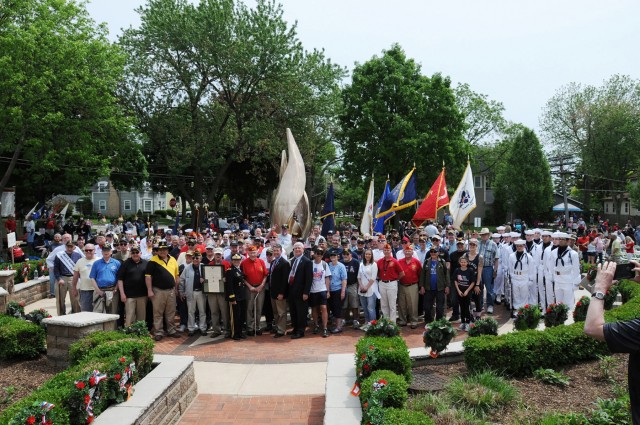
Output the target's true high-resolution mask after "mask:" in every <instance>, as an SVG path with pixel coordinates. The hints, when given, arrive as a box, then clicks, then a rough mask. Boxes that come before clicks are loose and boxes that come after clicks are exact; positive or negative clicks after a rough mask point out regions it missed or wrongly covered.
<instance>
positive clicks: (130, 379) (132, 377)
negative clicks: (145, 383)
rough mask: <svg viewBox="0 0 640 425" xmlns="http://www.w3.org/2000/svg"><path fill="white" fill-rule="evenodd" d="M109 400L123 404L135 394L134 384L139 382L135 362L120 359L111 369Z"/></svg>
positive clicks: (108, 384)
mask: <svg viewBox="0 0 640 425" xmlns="http://www.w3.org/2000/svg"><path fill="white" fill-rule="evenodd" d="M108 375H109V379H108V383H107V386H108V390H107V391H108V394H107V396H108V397H107V398H109V399H112V400H115V401H116V403H122V402H124V401H127V400H129V398H130V397H131V395H132V394H133V384H134V383H135V382H136V381H137V380H138V373H137V370H136V364H135V362H133V361H131V362H128V361H127V358H126V357H120V358H119V359H118V360H116V362H115V363H114V364H113V365H112V366H111V367H110V368H109V372H108Z"/></svg>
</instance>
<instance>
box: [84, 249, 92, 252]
mask: <svg viewBox="0 0 640 425" xmlns="http://www.w3.org/2000/svg"><path fill="white" fill-rule="evenodd" d="M93 251H94V250H93V249H85V250H84V252H93Z"/></svg>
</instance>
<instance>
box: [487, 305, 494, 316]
mask: <svg viewBox="0 0 640 425" xmlns="http://www.w3.org/2000/svg"><path fill="white" fill-rule="evenodd" d="M487 313H488V314H493V306H492V305H490V306H488V307H487Z"/></svg>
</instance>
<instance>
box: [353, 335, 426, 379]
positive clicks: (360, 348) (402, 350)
mask: <svg viewBox="0 0 640 425" xmlns="http://www.w3.org/2000/svg"><path fill="white" fill-rule="evenodd" d="M371 346H373V347H375V349H374V354H373V359H372V361H371V369H370V370H369V371H358V372H363V373H362V376H361V377H362V378H363V379H364V378H367V377H368V376H369V375H371V373H373V372H374V371H376V370H390V371H392V372H395V373H396V374H398V375H402V376H404V378H405V380H406V381H407V382H408V383H411V380H412V379H413V376H412V375H411V357H410V356H409V349H408V348H407V343H406V342H405V341H404V339H402V337H401V336H394V337H391V338H388V337H363V338H360V340H359V341H358V343H357V344H356V365H357V364H358V359H361V357H362V356H363V355H366V354H365V353H367V352H369V347H371ZM359 376H360V374H359Z"/></svg>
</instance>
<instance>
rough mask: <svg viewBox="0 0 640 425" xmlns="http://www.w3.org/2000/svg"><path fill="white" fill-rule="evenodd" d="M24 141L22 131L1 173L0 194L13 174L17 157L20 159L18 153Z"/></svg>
mask: <svg viewBox="0 0 640 425" xmlns="http://www.w3.org/2000/svg"><path fill="white" fill-rule="evenodd" d="M24 141H25V137H24V133H23V135H22V138H21V139H20V142H19V143H18V146H16V149H15V150H14V151H13V155H12V156H11V161H9V165H8V166H7V169H6V170H5V171H4V174H3V175H2V180H0V194H1V193H2V192H4V188H5V187H7V184H8V183H9V178H11V174H13V170H14V169H15V168H16V164H17V163H18V159H20V153H21V152H22V148H23V146H24Z"/></svg>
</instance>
